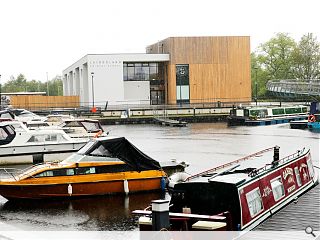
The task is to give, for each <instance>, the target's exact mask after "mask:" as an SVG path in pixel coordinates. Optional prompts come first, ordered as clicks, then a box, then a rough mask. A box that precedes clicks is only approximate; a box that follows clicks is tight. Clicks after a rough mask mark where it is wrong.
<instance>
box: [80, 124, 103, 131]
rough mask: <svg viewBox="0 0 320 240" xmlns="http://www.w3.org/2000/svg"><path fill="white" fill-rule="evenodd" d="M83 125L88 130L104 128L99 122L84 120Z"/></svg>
mask: <svg viewBox="0 0 320 240" xmlns="http://www.w3.org/2000/svg"><path fill="white" fill-rule="evenodd" d="M82 125H83V126H84V128H85V129H86V130H87V131H88V132H97V131H100V130H102V128H101V127H100V125H99V122H82Z"/></svg>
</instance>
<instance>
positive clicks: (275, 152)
mask: <svg viewBox="0 0 320 240" xmlns="http://www.w3.org/2000/svg"><path fill="white" fill-rule="evenodd" d="M279 150H280V147H279V146H275V147H274V148H273V161H272V165H273V166H274V167H275V166H276V165H278V161H279V159H280V157H279Z"/></svg>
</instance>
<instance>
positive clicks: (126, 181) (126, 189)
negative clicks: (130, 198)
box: [123, 179, 129, 195]
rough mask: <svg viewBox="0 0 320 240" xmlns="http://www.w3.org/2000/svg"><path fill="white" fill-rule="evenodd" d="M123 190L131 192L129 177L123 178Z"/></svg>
mask: <svg viewBox="0 0 320 240" xmlns="http://www.w3.org/2000/svg"><path fill="white" fill-rule="evenodd" d="M123 190H124V192H125V194H126V195H128V194H129V183H128V180H127V179H125V180H123Z"/></svg>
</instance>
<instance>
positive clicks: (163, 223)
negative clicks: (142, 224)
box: [151, 200, 170, 231]
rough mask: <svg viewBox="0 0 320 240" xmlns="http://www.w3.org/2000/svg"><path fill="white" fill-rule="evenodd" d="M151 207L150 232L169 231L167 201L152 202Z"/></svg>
mask: <svg viewBox="0 0 320 240" xmlns="http://www.w3.org/2000/svg"><path fill="white" fill-rule="evenodd" d="M151 205H152V231H160V230H162V229H169V227H170V220H169V200H153V201H152V202H151Z"/></svg>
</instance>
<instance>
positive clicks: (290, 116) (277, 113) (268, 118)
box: [227, 105, 308, 126]
mask: <svg viewBox="0 0 320 240" xmlns="http://www.w3.org/2000/svg"><path fill="white" fill-rule="evenodd" d="M307 117H308V107H306V106H302V105H298V106H284V107H247V108H233V109H231V110H230V115H229V116H228V118H227V121H228V125H230V126H237V125H246V126H259V125H272V124H281V123H288V122H291V121H297V120H305V119H307Z"/></svg>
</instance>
